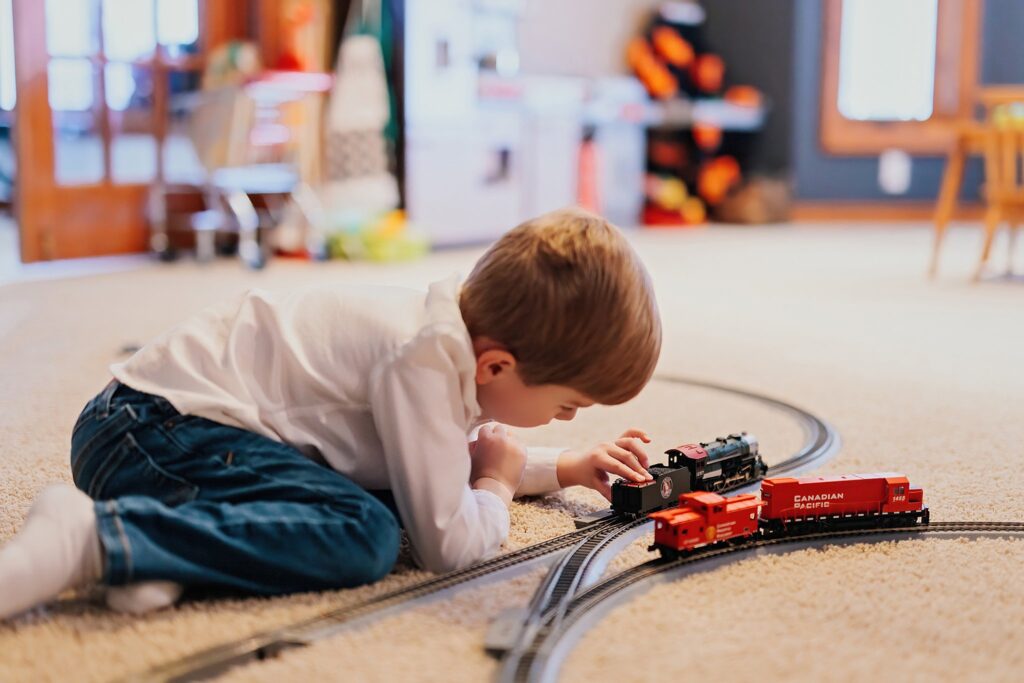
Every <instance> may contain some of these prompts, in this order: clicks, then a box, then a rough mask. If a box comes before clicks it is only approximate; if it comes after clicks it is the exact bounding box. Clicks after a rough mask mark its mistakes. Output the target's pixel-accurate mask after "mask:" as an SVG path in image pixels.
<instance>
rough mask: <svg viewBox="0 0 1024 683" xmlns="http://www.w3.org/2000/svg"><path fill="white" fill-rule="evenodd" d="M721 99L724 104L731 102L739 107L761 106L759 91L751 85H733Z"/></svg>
mask: <svg viewBox="0 0 1024 683" xmlns="http://www.w3.org/2000/svg"><path fill="white" fill-rule="evenodd" d="M722 97H723V98H724V99H725V101H726V102H731V103H733V104H737V105H739V106H741V107H760V106H761V91H760V90H758V89H757V88H755V87H754V86H752V85H734V86H732V87H731V88H729V89H727V90H726V91H725V94H724V95H723V96H722Z"/></svg>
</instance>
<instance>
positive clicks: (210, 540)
mask: <svg viewBox="0 0 1024 683" xmlns="http://www.w3.org/2000/svg"><path fill="white" fill-rule="evenodd" d="M71 470H72V473H73V475H74V480H75V485H76V486H78V488H80V489H81V490H82V491H84V492H85V493H87V494H88V495H89V496H90V497H91V498H92V499H93V500H95V501H96V516H97V519H98V526H99V533H100V540H101V542H102V546H103V551H104V570H103V579H102V580H103V583H105V584H108V585H122V584H126V583H132V582H135V581H145V580H153V579H161V580H169V581H176V582H178V583H181V584H184V585H186V586H195V587H206V588H216V589H224V588H226V589H232V590H240V591H244V592H248V593H256V594H261V595H274V594H280V593H291V592H296V591H305V590H322V589H328V588H344V587H349V586H357V585H360V584H364V583H370V582H372V581H376V580H377V579H379V578H381V577H382V576H384V575H386V574H387V573H388V572H389V571H390V570H391V567H392V566H393V565H394V563H395V559H396V557H397V555H398V545H399V533H400V532H399V524H398V522H397V520H396V516H395V514H394V513H393V512H392V511H391V510H390V509H389V508H388V506H387V505H386V504H385V503H382V502H381V501H380V500H378V498H377V497H375V496H374V495H372V494H371V493H369V492H367V491H365V490H363V489H362V488H360V487H359V486H358V485H356V484H355V483H353V482H351V481H349V480H348V479H347V478H346V477H345V476H343V475H342V474H340V473H339V472H336V471H335V470H332V469H329V468H328V467H325V466H323V465H320V464H318V463H316V462H314V461H312V460H310V459H309V458H307V457H306V456H304V455H303V454H301V453H300V452H299V451H297V450H296V449H294V448H292V447H291V446H288V445H286V444H283V443H280V442H278V441H274V440H273V439H269V438H267V437H264V436H261V435H259V434H256V433H254V432H249V431H246V430H244V429H238V428H235V427H229V426H226V425H223V424H219V423H217V422H213V421H212V420H207V419H205V418H201V417H196V416H193V415H182V414H181V413H179V412H178V411H177V410H175V409H174V407H173V406H171V404H170V403H169V402H168V401H167V400H166V399H163V398H161V397H159V396H153V395H150V394H144V393H142V392H139V391H136V390H134V389H131V388H130V387H128V386H126V385H124V384H120V383H119V382H117V381H114V382H111V383H110V384H109V385H108V386H107V388H106V389H105V390H104V391H103V392H101V393H100V394H99V395H98V396H96V398H94V399H92V400H91V401H90V402H89V403H88V404H87V405H86V406H85V409H84V410H83V411H82V414H81V416H80V417H79V418H78V422H77V424H76V425H75V429H74V432H73V434H72V436H71Z"/></svg>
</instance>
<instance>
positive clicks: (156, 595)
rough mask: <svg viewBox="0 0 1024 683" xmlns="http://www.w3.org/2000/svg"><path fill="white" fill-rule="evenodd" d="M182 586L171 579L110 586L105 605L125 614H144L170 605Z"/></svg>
mask: <svg viewBox="0 0 1024 683" xmlns="http://www.w3.org/2000/svg"><path fill="white" fill-rule="evenodd" d="M183 590H184V586H182V585H181V584H180V583H174V582H173V581H140V582H138V583H130V584H128V585H127V586H111V587H110V588H108V589H107V607H109V608H110V609H112V610H114V611H115V612H123V613H125V614H135V615H139V614H145V613H147V612H152V611H154V610H158V609H163V608H164V607H170V606H171V605H173V604H174V603H175V602H177V601H178V598H180V597H181V592H182V591H183Z"/></svg>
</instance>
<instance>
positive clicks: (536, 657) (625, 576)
mask: <svg viewBox="0 0 1024 683" xmlns="http://www.w3.org/2000/svg"><path fill="white" fill-rule="evenodd" d="M925 534H948V535H954V536H958V537H971V538H976V537H986V536H1003V537H1008V536H1024V523H1022V522H933V523H930V524H923V525H920V526H914V527H902V528H880V529H852V530H843V531H831V532H818V533H807V534H799V535H793V536H785V537H778V538H765V539H759V540H755V541H750V540H746V541H745V542H737V543H729V542H727V543H723V544H719V545H712V546H707V547H706V548H703V549H698V550H696V551H693V552H692V553H690V554H688V555H685V556H683V557H680V558H678V559H673V560H666V559H662V558H657V559H653V560H650V561H648V562H645V563H643V564H640V565H637V566H635V567H632V568H630V569H627V570H625V571H623V572H620V573H618V574H616V575H614V576H611V577H609V578H607V579H605V580H604V581H601V582H600V583H597V584H595V585H594V586H592V587H590V588H589V589H587V590H585V591H583V592H581V593H579V594H578V595H577V596H576V597H574V598H573V599H572V600H571V601H569V603H568V604H566V605H564V606H552V607H551V608H549V610H548V611H547V612H546V613H545V614H544V615H543V616H542V618H541V619H540V620H538V624H537V625H536V627H535V628H533V629H532V630H531V631H530V634H529V636H530V637H529V639H528V641H527V642H524V643H523V644H522V646H521V647H520V648H518V649H517V650H515V651H512V652H510V653H509V654H508V655H507V656H506V657H505V659H504V660H503V663H502V669H501V671H500V673H499V676H498V680H499V681H502V682H512V681H516V682H524V681H531V682H547V681H553V680H555V678H556V676H557V673H558V668H559V667H560V665H561V662H562V661H564V658H565V656H566V655H567V654H568V652H569V650H570V648H571V647H572V645H573V643H575V642H576V641H577V640H578V639H579V637H581V636H582V635H583V633H585V632H586V631H587V630H589V628H590V627H592V626H593V625H594V624H595V623H596V622H597V620H598V619H599V618H600V617H601V616H602V615H603V614H605V613H607V612H608V611H610V610H611V609H612V608H614V607H615V606H617V605H618V604H620V603H621V602H624V601H625V600H628V599H630V598H632V597H633V596H634V595H635V594H636V593H637V592H638V591H639V590H640V589H642V588H643V587H644V584H647V583H653V582H654V581H661V582H664V581H669V580H675V579H678V578H680V577H681V576H683V575H686V574H688V573H696V572H697V571H706V570H710V569H714V568H717V567H719V566H722V565H724V564H728V563H731V562H734V561H736V560H738V559H742V557H737V556H745V555H757V554H762V553H765V552H769V553H780V552H793V551H794V550H800V549H803V548H808V547H821V546H824V545H836V544H844V543H878V542H885V541H890V540H900V539H906V538H908V537H912V536H916V535H925Z"/></svg>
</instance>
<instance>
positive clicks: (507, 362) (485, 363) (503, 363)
mask: <svg viewBox="0 0 1024 683" xmlns="http://www.w3.org/2000/svg"><path fill="white" fill-rule="evenodd" d="M515 367H516V357H515V356H513V355H512V354H511V353H509V352H508V351H506V350H504V349H487V350H486V351H481V352H480V353H479V354H478V355H477V357H476V383H477V384H489V383H491V382H493V381H494V380H496V379H499V378H502V377H508V376H509V375H510V374H511V372H512V371H513V370H515Z"/></svg>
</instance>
